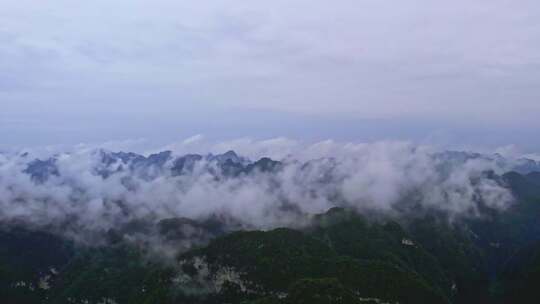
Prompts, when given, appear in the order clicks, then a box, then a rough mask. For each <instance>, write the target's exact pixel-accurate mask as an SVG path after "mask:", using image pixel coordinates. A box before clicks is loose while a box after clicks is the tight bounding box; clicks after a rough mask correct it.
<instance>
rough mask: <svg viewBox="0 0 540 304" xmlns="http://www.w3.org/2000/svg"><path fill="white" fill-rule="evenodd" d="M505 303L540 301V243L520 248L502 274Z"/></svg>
mask: <svg viewBox="0 0 540 304" xmlns="http://www.w3.org/2000/svg"><path fill="white" fill-rule="evenodd" d="M501 281H502V282H503V284H502V286H503V290H502V299H503V301H502V302H503V303H538V299H540V288H539V286H540V243H535V244H533V245H530V246H527V247H525V248H522V249H521V250H519V251H518V252H517V253H516V254H515V255H514V256H513V257H512V258H511V259H510V260H509V261H508V263H507V264H506V265H505V267H504V270H503V273H502V275H501Z"/></svg>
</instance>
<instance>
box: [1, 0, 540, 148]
mask: <svg viewBox="0 0 540 304" xmlns="http://www.w3.org/2000/svg"><path fill="white" fill-rule="evenodd" d="M539 116H540V1H538V0H518V1H516V0H513V1H510V0H475V1H469V0H455V1H444V2H441V1H432V0H409V1H387V0H341V1H319V0H309V1H307V0H287V1H285V0H274V1H264V2H262V1H243V0H236V1H224V0H208V1H180V0H176V1H172V0H170V1H169V0H154V1H140V0H129V1H128V0H116V1H109V0H95V1H71V0H70V1H68V0H48V1H41V0H16V1H15V0H0V138H1V141H0V148H2V147H3V148H6V147H15V146H17V147H19V146H42V145H53V144H77V143H83V142H105V141H111V140H113V141H114V140H117V141H118V140H137V139H144V140H146V141H151V142H152V141H154V142H162V143H166V142H174V141H178V140H182V139H185V138H188V137H190V136H193V135H195V134H204V136H205V138H211V139H216V140H222V139H231V138H245V137H249V138H257V139H263V140H264V139H268V138H276V137H277V138H280V137H288V138H298V139H302V140H306V141H319V140H326V139H332V140H337V141H379V140H408V141H413V142H418V143H421V144H437V145H443V146H444V145H447V146H482V147H488V148H493V149H496V148H497V147H501V146H503V147H506V146H508V147H519V149H520V150H521V151H523V152H531V153H532V152H537V151H540V141H537V140H536V138H537V134H538V132H539V131H540V119H538V117H539Z"/></svg>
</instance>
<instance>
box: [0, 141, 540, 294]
mask: <svg viewBox="0 0 540 304" xmlns="http://www.w3.org/2000/svg"><path fill="white" fill-rule="evenodd" d="M484 158H485V157H484V156H482V155H480V154H468V153H457V152H449V153H445V154H439V155H434V156H433V159H435V160H438V161H436V162H435V163H436V164H437V168H438V169H440V170H443V171H446V172H447V173H448V175H449V176H450V177H451V178H450V181H452V183H451V184H450V187H449V188H444V191H446V192H444V193H446V195H456V194H455V193H453V194H452V193H449V192H448V191H449V190H448V189H453V187H458V186H461V185H459V184H456V183H455V174H456V172H454V171H452V168H453V167H454V166H458V168H462V167H459V166H460V165H459V164H463V163H467V162H468V161H470V160H471V159H472V160H478V159H481V161H489V160H486V159H484ZM92 159H93V160H97V161H96V162H92V163H90V164H91V165H90V166H89V167H83V168H85V169H84V170H82V171H80V170H79V171H74V172H76V173H75V174H79V172H83V173H82V174H87V173H88V171H87V169H86V168H90V169H88V170H90V173H88V174H89V175H88V176H86V175H85V176H84V179H81V180H74V179H73V177H72V176H73V175H69V176H70V178H69V179H66V178H64V179H62V177H63V175H62V174H73V173H72V171H70V170H72V168H71V167H68V168H65V167H63V166H65V164H64V163H63V162H64V158H63V157H62V156H54V157H51V158H48V159H44V160H39V159H38V160H29V159H28V157H27V156H25V157H24V158H23V159H22V160H20V161H21V162H22V164H23V165H22V166H20V168H21V170H22V172H23V174H24V175H25V176H27V178H29V179H30V180H31V183H32V184H31V187H29V188H22V190H23V192H14V193H26V192H27V191H31V189H32V187H35V188H37V189H39V191H42V192H39V193H43V191H45V190H47V187H49V185H55V186H56V183H58V184H59V185H60V186H59V187H58V188H57V189H58V190H57V191H65V189H66V187H67V186H69V187H74V189H75V191H74V192H69V195H70V197H71V196H75V197H74V198H73V201H71V202H70V204H73V205H62V204H60V205H55V204H53V205H51V207H50V208H47V209H38V210H40V211H39V212H37V213H32V215H33V216H36V217H37V219H40V220H41V219H42V217H40V216H41V214H42V213H43V212H47V213H51V214H53V215H56V214H57V213H58V212H59V210H61V208H65V209H69V208H72V209H70V210H78V209H74V208H78V207H79V206H80V205H81V204H83V203H84V200H83V199H84V198H85V196H84V195H85V189H83V188H82V185H83V184H81V183H82V182H86V183H91V182H94V181H95V180H99V181H100V183H99V184H98V187H96V188H95V189H88V190H86V191H105V190H106V189H107V188H105V187H108V186H109V185H110V184H111V183H114V182H117V181H116V179H117V177H118V180H119V182H120V183H121V185H127V186H126V187H128V189H131V188H129V187H133V190H130V191H128V192H120V194H121V195H119V196H118V198H117V200H113V199H108V200H103V201H98V202H94V201H92V204H90V207H94V205H93V204H97V206H98V207H99V206H100V204H101V205H106V206H107V208H105V209H104V210H106V212H105V213H100V214H99V215H100V216H101V217H104V219H101V218H100V217H97V216H94V217H88V218H85V217H84V216H85V215H86V213H91V212H95V209H92V208H87V209H82V210H84V212H83V213H74V212H73V213H68V215H69V216H67V217H65V218H61V221H57V222H51V221H38V220H37V219H36V220H35V221H28V219H27V218H26V217H25V215H26V214H24V213H20V210H22V209H21V208H23V207H25V208H29V207H33V208H37V207H36V204H40V203H49V202H51V201H52V200H53V199H52V198H50V197H44V198H43V200H44V202H40V201H39V199H41V197H40V196H35V197H36V198H33V200H34V201H31V200H28V199H24V198H23V197H20V196H13V200H14V201H13V202H12V203H11V204H10V205H4V206H10V207H11V208H12V209H13V210H14V211H13V210H12V209H8V208H4V209H2V210H1V211H0V215H2V217H1V219H2V220H0V244H1V245H2V246H0V299H1V300H2V303H17V304H19V303H28V304H31V303H44V304H49V303H88V304H90V303H109V304H110V303H118V304H120V303H129V304H137V303H201V304H210V303H220V304H222V303H244V304H250V303H259V304H260V303H275V304H292V303H327V304H330V303H336V304H337V303H352V304H357V303H379V304H380V303H397V302H399V303H501V304H502V303H510V302H519V303H536V300H535V299H537V297H538V291H537V288H536V283H537V282H539V280H540V276H539V273H540V271H539V269H540V249H539V248H540V220H539V219H540V172H537V171H532V172H526V173H519V172H515V171H506V172H505V171H504V170H503V171H502V173H501V172H494V171H482V172H481V173H480V174H479V175H474V176H472V177H468V176H467V179H465V180H466V182H467V184H466V185H467V186H468V187H469V188H458V190H459V191H457V192H456V193H458V194H461V192H464V191H473V192H474V191H477V193H474V194H475V195H472V196H471V199H472V200H473V202H467V203H470V204H472V205H471V208H474V211H475V212H474V214H473V215H471V214H470V213H468V212H464V213H455V212H450V211H448V210H445V209H442V208H434V207H433V206H436V205H435V203H439V204H445V203H448V201H437V202H432V203H431V204H426V203H420V201H419V199H418V197H419V193H418V191H420V190H422V189H417V188H414V190H415V191H411V192H401V195H402V197H400V198H399V200H398V202H397V203H396V205H394V206H392V209H390V210H385V209H377V208H374V209H368V208H365V209H360V208H355V206H354V205H348V203H349V202H350V198H348V197H346V194H347V193H340V192H335V191H336V189H335V187H337V186H342V185H343V184H339V183H336V180H338V181H340V180H342V179H344V178H347V176H346V175H344V174H343V171H342V170H343V167H342V166H343V164H342V163H340V161H339V160H336V159H334V158H325V159H318V160H311V161H307V162H304V163H301V162H296V163H294V164H293V165H294V166H295V167H294V168H299V169H298V171H294V173H295V175H294V178H291V179H289V181H290V182H291V183H298V184H300V185H302V187H305V188H302V189H303V190H305V192H301V194H302V195H306V197H308V199H309V200H313V201H314V203H316V202H318V200H320V197H318V196H317V191H321V189H323V190H324V191H323V193H325V194H328V197H330V198H332V199H333V200H334V201H335V202H336V205H339V207H333V208H329V209H328V210H326V211H325V212H321V213H309V212H306V211H305V210H301V209H300V206H298V205H295V204H294V202H293V201H291V200H290V197H289V198H287V199H283V200H280V199H281V196H283V195H285V194H286V193H285V191H290V188H288V187H289V186H290V185H281V184H280V183H283V181H284V180H282V179H277V176H280V175H287V174H291V172H290V171H288V170H289V167H288V166H290V164H289V163H288V162H286V161H276V160H272V159H270V158H261V159H259V160H256V161H250V160H248V159H246V158H243V157H240V156H238V155H237V154H236V153H235V152H233V151H229V152H227V153H224V154H220V155H211V154H209V155H206V156H204V155H198V154H188V155H184V156H174V155H173V153H171V152H169V151H165V152H160V153H155V154H152V155H149V156H142V155H139V154H135V153H126V152H106V151H103V150H100V151H96V152H95V153H94V154H92ZM496 161H497V162H498V163H502V162H504V160H503V159H497V160H496ZM527 163H528V164H529V165H530V164H532V163H529V162H527ZM83 164H88V163H83ZM77 166H79V163H77ZM340 166H341V167H340ZM10 168H11V167H10ZM77 168H79V167H77ZM527 168H529V169H532V168H534V166H528V167H527ZM367 169H369V168H367ZM340 170H341V171H340ZM349 172H350V171H346V173H348V174H349ZM198 175H201V176H203V177H202V179H201V180H203V181H207V185H205V187H201V188H196V191H195V192H189V195H188V196H182V197H181V199H180V200H178V201H177V202H176V204H165V205H152V204H151V200H153V199H159V198H158V196H160V195H164V193H163V192H160V191H162V189H164V190H165V191H167V189H170V187H175V188H174V189H175V191H188V190H189V188H187V186H186V185H189V184H190V183H197V182H200V180H199V179H191V177H192V176H198ZM383 176H385V177H388V176H389V175H383ZM441 176H443V177H444V176H445V174H442V175H441ZM6 177H7V176H4V178H6ZM166 177H167V178H172V181H173V183H171V184H167V187H166V188H157V189H159V190H160V191H154V190H152V191H150V193H151V194H153V196H144V199H145V201H141V202H139V200H140V199H141V198H140V197H139V196H137V195H136V194H138V193H139V191H141V190H140V189H141V188H140V187H143V188H144V187H152V185H154V184H155V183H158V182H160V180H161V179H163V178H166ZM390 177H391V175H390ZM439 178H440V177H439ZM101 181H104V182H103V183H101ZM141 181H148V184H145V185H143V186H139V188H138V187H137V183H141ZM354 181H355V182H357V183H362V182H363V181H362V180H354ZM376 181H377V180H369V183H368V184H369V186H368V187H367V188H364V189H365V190H366V191H368V190H370V187H374V185H373V183H374V182H376ZM50 182H54V183H52V184H51V183H50ZM262 182H265V183H266V182H268V184H264V185H265V187H264V188H263V189H264V191H263V192H249V190H251V189H252V188H253V187H256V186H257V183H262ZM445 182H446V180H445ZM70 183H71V184H70ZM244 183H247V187H245V188H241V190H242V191H241V195H240V196H235V197H234V198H235V199H236V198H246V197H247V198H248V199H249V204H242V205H235V204H236V203H238V202H236V201H228V203H227V204H222V205H218V208H214V209H209V210H211V211H212V212H209V213H208V214H204V216H188V215H186V216H182V217H180V216H174V215H175V213H174V212H173V211H174V208H179V205H182V204H184V203H185V200H186V199H188V198H189V197H190V196H192V195H195V196H197V197H204V195H205V194H206V193H205V191H210V190H209V189H212V188H208V185H211V186H212V187H218V188H220V189H221V187H225V189H226V191H237V189H238V187H240V186H241V185H242V186H243V185H244ZM345 185H346V186H347V185H348V184H345ZM355 185H357V184H352V186H355ZM420 185H421V186H422V187H427V186H435V187H438V185H437V184H428V185H427V186H426V184H424V183H421V184H420ZM477 185H478V187H479V188H474V187H475V186H477ZM10 187H11V188H13V187H17V184H9V185H8V187H7V188H5V189H6V190H10V189H11V188H10ZM44 187H45V188H44ZM176 187H177V188H176ZM29 189H30V190H29ZM68 189H69V188H68ZM177 189H179V190H177ZM186 189H187V190H186ZM276 189H279V191H278V190H276ZM470 189H472V190H470ZM482 189H487V191H486V192H485V193H484V194H483V195H484V196H485V195H488V196H489V195H495V196H496V195H501V192H500V189H506V190H507V191H509V192H510V193H511V195H512V197H513V198H514V201H513V202H512V203H511V204H510V205H508V206H505V207H504V208H502V207H499V206H497V205H493V204H488V203H487V200H488V199H490V197H483V196H482V195H480V194H478V191H480V190H482ZM113 190H115V192H114V193H117V192H116V188H114V189H113ZM25 191H26V192H25ZM246 191H248V192H246ZM272 191H277V193H278V195H275V196H271V198H272V199H276V201H273V200H272V201H267V202H265V204H263V205H262V206H264V208H265V209H263V214H264V216H263V217H257V219H258V220H260V221H264V220H266V217H269V216H274V215H272V214H271V212H274V213H277V220H276V219H273V220H274V221H275V222H277V223H278V224H279V223H283V226H282V227H281V226H279V225H278V226H277V227H274V226H275V225H276V224H274V223H275V222H273V225H274V226H271V227H267V228H264V227H265V226H264V225H262V224H264V223H261V225H260V226H259V225H257V224H258V223H255V224H253V222H250V221H245V220H244V219H243V218H242V217H241V216H233V215H237V214H241V215H242V216H245V217H249V216H253V213H251V212H252V211H251V210H250V209H249V208H251V207H250V204H256V203H257V200H265V199H268V197H265V196H264V195H265V194H266V193H270V192H272ZM54 193H55V194H56V192H54ZM81 193H82V194H81ZM178 193H179V192H170V193H165V194H166V195H171V196H170V197H167V196H166V198H167V199H169V198H171V199H174V197H175V195H179V194H178ZM220 193H222V194H223V195H227V194H228V192H220ZM427 193H430V192H427ZM77 195H81V196H77ZM296 195H297V194H296ZM423 195H425V194H423ZM291 197H293V198H294V197H297V198H298V199H300V197H298V196H291ZM380 197H382V198H384V197H385V196H380ZM10 198H11V197H10V196H7V195H4V196H2V197H0V203H2V204H4V203H5V200H6V199H10ZM212 198H213V200H205V201H204V203H205V204H210V205H212V204H216V201H219V200H220V199H222V197H220V196H215V197H212ZM430 198H433V199H437V198H438V199H441V198H440V197H438V196H430ZM443 198H444V197H443ZM465 198H467V199H468V198H469V197H468V196H465ZM3 200H4V201H3ZM132 200H134V201H135V202H132ZM147 200H149V201H150V202H149V201H147ZM147 202H148V203H147ZM195 202H197V203H199V202H200V204H203V202H202V201H198V200H196V201H195ZM460 202H462V203H463V201H460ZM29 203H33V204H34V205H29ZM340 203H341V204H340ZM200 204H193V205H189V209H188V210H193V209H197V208H203V207H205V206H204V205H200ZM37 206H39V205H37ZM151 206H153V207H154V208H155V209H154V210H149V211H147V210H146V209H149V208H150V207H151ZM58 208H60V209H58ZM227 208H239V209H238V210H235V212H237V213H235V214H232V213H230V212H219V211H228V210H227ZM117 209H118V211H117V212H116V213H113V212H112V210H117ZM159 209H164V210H159ZM223 209H224V210H223ZM41 210H43V211H41ZM9 212H19V213H14V214H15V215H16V216H10V217H8V216H7V215H9V214H11V213H9ZM158 215H159V216H158ZM166 215H170V216H169V217H167V216H166ZM117 217H119V219H117ZM280 217H282V218H280ZM108 218H114V221H108V220H109V219H108ZM88 219H91V220H93V222H90V223H88V222H87V221H88ZM281 219H283V221H280V220H281ZM101 220H103V221H102V222H101ZM110 222H112V223H114V225H107V223H110ZM261 228H264V229H261Z"/></svg>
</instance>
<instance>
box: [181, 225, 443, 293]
mask: <svg viewBox="0 0 540 304" xmlns="http://www.w3.org/2000/svg"><path fill="white" fill-rule="evenodd" d="M193 257H204V258H205V260H206V261H207V262H208V264H209V265H210V267H211V269H214V270H216V269H218V268H219V267H224V266H227V267H233V268H234V269H236V270H237V271H238V272H239V273H242V274H243V277H242V279H243V280H244V281H245V282H249V283H250V284H252V286H253V287H254V288H255V287H256V286H262V287H264V288H263V290H259V291H258V292H260V293H267V292H273V293H276V292H285V291H287V290H288V287H289V286H291V285H292V284H293V283H295V282H297V281H298V280H301V279H316V278H326V277H334V278H336V279H338V280H339V281H340V282H341V283H342V284H343V285H344V286H346V287H347V288H350V290H351V291H352V292H354V293H357V294H358V295H360V296H363V297H368V298H379V299H383V300H388V301H400V302H401V303H418V302H423V301H428V302H429V303H446V302H447V301H446V299H445V298H444V296H442V295H441V294H440V293H439V292H437V290H436V289H434V288H433V287H432V286H430V285H429V284H428V283H426V282H425V281H424V280H423V278H421V277H420V276H418V275H417V274H416V273H414V272H411V271H408V270H407V269H403V268H400V267H398V266H396V265H393V264H391V263H383V262H378V261H360V260H356V259H353V258H349V257H342V256H339V255H338V254H337V253H336V252H335V251H334V250H332V249H331V248H330V247H328V246H327V245H325V244H324V243H323V242H321V241H318V240H316V239H314V238H311V237H309V236H306V235H305V234H303V233H301V232H298V231H294V230H290V229H276V230H273V231H269V232H237V233H233V234H231V235H228V236H225V237H223V238H219V239H217V240H215V241H213V242H212V243H211V244H210V245H209V246H208V247H206V248H203V249H199V250H195V251H192V252H189V253H187V254H184V255H182V256H181V257H180V259H181V260H189V259H190V258H193Z"/></svg>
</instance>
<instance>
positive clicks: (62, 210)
mask: <svg viewBox="0 0 540 304" xmlns="http://www.w3.org/2000/svg"><path fill="white" fill-rule="evenodd" d="M194 143H198V144H203V143H204V141H203V140H202V139H201V138H199V139H197V140H196V141H193V140H188V141H187V142H186V141H184V143H183V144H184V145H186V146H191V145H193V144H194ZM209 145H210V144H209ZM210 147H214V148H215V147H217V148H219V149H228V148H230V147H235V148H239V149H240V150H242V151H247V152H248V153H251V155H252V156H257V157H258V155H259V154H260V153H266V152H269V151H270V152H272V153H274V154H275V155H282V156H284V157H285V158H284V160H283V161H284V162H283V167H282V168H281V169H280V170H278V171H276V172H273V173H265V172H260V171H257V170H255V171H252V172H251V173H249V174H242V175H239V176H237V177H231V176H230V175H227V174H225V172H224V171H221V169H220V168H221V167H220V166H219V164H218V163H216V162H215V161H209V160H204V159H203V160H201V161H199V162H195V163H193V166H192V168H191V169H189V170H187V171H182V172H183V174H180V175H178V174H173V172H174V170H172V169H171V168H172V167H173V166H174V165H175V163H174V158H171V159H168V160H167V161H166V162H165V163H163V164H162V165H158V164H157V163H155V162H154V163H147V164H143V165H137V164H135V163H129V162H128V163H127V164H126V163H124V162H123V161H121V160H118V159H117V160H116V161H112V162H109V161H104V154H103V153H105V152H103V150H95V149H86V148H81V149H74V150H73V151H71V152H69V153H61V154H56V157H55V161H54V165H55V166H56V167H55V168H57V171H58V174H55V173H52V174H50V175H49V176H48V178H46V179H44V180H43V182H39V181H36V180H35V179H32V177H31V174H27V173H24V171H25V170H26V169H27V168H28V164H29V163H30V162H31V161H32V160H33V158H32V157H31V156H29V155H27V154H22V155H21V154H0V220H1V221H2V222H3V223H4V225H5V224H6V223H8V224H9V223H12V222H18V223H25V224H27V225H30V226H34V227H48V229H53V230H55V231H57V232H61V233H63V234H65V235H68V236H70V237H76V238H78V239H80V240H82V241H86V242H93V241H95V240H96V239H97V240H101V241H103V240H104V238H105V235H106V233H107V231H109V230H110V229H119V227H124V226H126V225H127V224H128V223H131V222H133V221H148V222H151V223H157V222H159V221H160V220H164V219H169V218H188V219H194V220H199V221H204V220H208V219H211V218H214V217H217V218H219V219H221V221H222V222H223V223H224V225H225V226H228V225H230V227H229V228H233V227H235V228H250V229H253V228H256V229H269V228H274V227H280V226H291V227H294V226H297V225H300V224H302V223H303V222H304V221H305V220H306V219H307V218H309V216H310V215H313V214H316V213H321V212H325V211H326V210H328V209H329V208H331V207H334V206H344V207H349V208H353V209H356V210H358V211H360V212H365V211H373V210H375V211H378V212H384V213H388V214H392V215H397V214H400V212H401V211H398V210H400V208H401V207H400V206H403V205H402V204H403V202H404V200H408V203H416V204H420V205H421V206H424V207H426V208H433V209H436V210H440V211H443V212H447V213H448V214H450V215H451V216H475V215H477V212H478V210H477V203H478V201H479V200H482V202H483V203H484V204H485V205H487V206H490V207H493V208H505V207H507V206H508V205H509V204H510V203H511V201H512V199H513V198H512V195H511V193H510V192H509V190H508V189H506V188H504V187H503V186H502V185H501V184H499V183H498V182H496V181H495V180H493V179H490V178H487V177H486V176H485V174H484V173H485V172H486V171H488V170H498V169H499V168H498V167H497V164H496V163H494V162H491V161H487V160H485V159H470V160H466V161H463V162H454V163H452V162H448V161H446V160H443V159H440V158H437V157H434V156H435V154H434V152H436V151H435V150H434V149H433V148H430V147H419V146H415V145H412V144H410V143H407V142H374V143H359V144H353V143H345V144H343V143H338V142H335V141H332V140H328V141H324V142H319V143H314V144H305V143H302V142H300V141H296V140H292V139H287V138H277V139H272V140H264V141H255V140H248V139H241V140H236V141H231V142H230V143H225V142H221V143H214V144H213V146H210ZM279 149H283V152H281V153H279V152H278V151H279ZM210 151H211V152H220V151H216V150H209V151H207V152H210ZM291 153H292V154H291ZM105 155H108V154H105ZM296 156H298V158H297V157H296ZM154 159H156V158H154ZM256 159H257V158H255V159H254V160H256ZM298 160H301V161H298ZM39 170H40V171H39V172H44V171H45V167H41V168H40V169H39ZM49 172H54V171H49ZM104 172H106V173H105V174H104ZM126 237H131V238H133V237H137V235H133V234H129V233H127V234H126ZM139 237H140V235H139Z"/></svg>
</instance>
